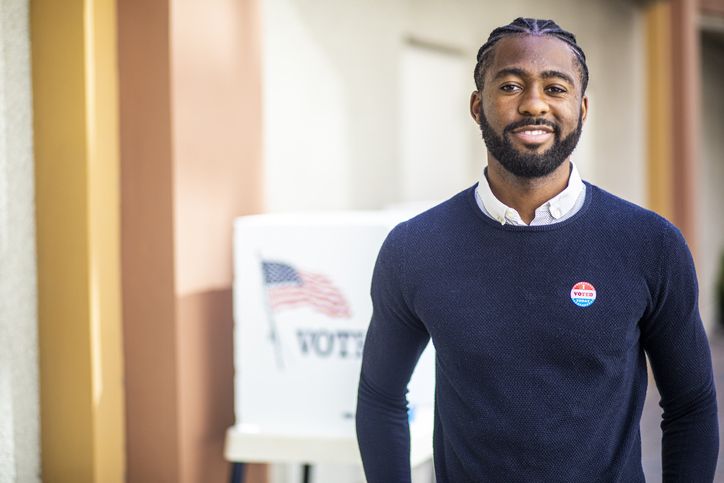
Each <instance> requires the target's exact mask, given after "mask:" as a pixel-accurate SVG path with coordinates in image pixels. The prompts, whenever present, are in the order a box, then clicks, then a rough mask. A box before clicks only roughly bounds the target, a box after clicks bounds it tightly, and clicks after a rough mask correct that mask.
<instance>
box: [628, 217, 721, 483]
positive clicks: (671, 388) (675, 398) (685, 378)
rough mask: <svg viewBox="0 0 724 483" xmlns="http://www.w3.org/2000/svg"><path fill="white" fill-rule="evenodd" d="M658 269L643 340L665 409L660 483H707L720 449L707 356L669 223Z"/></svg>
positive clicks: (692, 289)
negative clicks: (661, 482) (661, 480)
mask: <svg viewBox="0 0 724 483" xmlns="http://www.w3.org/2000/svg"><path fill="white" fill-rule="evenodd" d="M657 269H658V279H657V280H655V281H653V282H652V286H653V287H655V289H654V290H653V293H652V301H651V310H650V311H649V313H648V316H647V317H646V319H645V320H644V321H643V323H642V340H643V346H644V349H645V350H646V352H647V353H648V356H649V361H650V363H651V368H652V371H653V374H654V378H655V380H656V386H657V387H658V389H659V393H660V394H661V401H660V402H659V404H660V406H661V407H662V408H663V410H664V411H663V416H662V417H663V419H662V422H661V429H662V431H663V439H662V469H663V482H664V483H678V482H681V483H684V482H686V483H704V482H711V481H713V479H714V470H715V469H716V462H717V455H718V451H719V430H718V422H717V403H716V390H715V387H714V378H713V373H712V364H711V354H710V351H709V344H708V342H707V338H706V333H705V332H704V327H703V325H702V321H701V317H700V315H699V309H698V301H697V299H698V287H697V281H696V273H695V270H694V262H693V260H692V257H691V254H690V252H689V249H688V248H687V246H686V242H685V241H684V238H683V236H682V235H681V233H680V232H679V231H678V230H677V229H676V228H674V227H673V226H671V225H668V233H667V236H666V237H665V240H664V241H663V248H662V250H661V252H660V260H659V265H658V267H657Z"/></svg>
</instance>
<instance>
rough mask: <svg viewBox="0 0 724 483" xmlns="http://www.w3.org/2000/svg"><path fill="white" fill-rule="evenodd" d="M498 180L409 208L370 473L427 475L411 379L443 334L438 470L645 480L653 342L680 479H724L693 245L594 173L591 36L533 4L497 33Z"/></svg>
mask: <svg viewBox="0 0 724 483" xmlns="http://www.w3.org/2000/svg"><path fill="white" fill-rule="evenodd" d="M475 82H476V86H477V90H476V91H475V92H473V94H472V98H471V102H470V110H471V113H472V115H473V118H474V119H475V121H476V122H477V123H478V124H479V125H480V128H481V131H482V134H483V138H484V140H485V144H486V146H487V149H488V167H487V169H486V170H485V171H484V174H483V176H482V178H481V180H480V182H479V183H478V184H477V185H475V186H473V187H472V188H469V189H467V190H465V191H463V192H461V193H459V194H458V195H456V196H454V197H453V198H451V199H450V200H448V201H446V202H444V203H442V204H441V205H438V206H437V207H435V208H433V209H431V210H429V211H427V212H425V213H423V214H421V215H419V216H417V217H415V218H413V219H411V220H409V221H407V222H405V223H402V224H400V225H399V226H397V227H396V228H395V229H394V230H393V231H392V232H391V233H390V235H389V236H388V238H387V240H386V241H385V243H384V245H383V247H382V249H381V250H380V254H379V258H378V260H377V265H376V267H375V272H374V277H373V281H372V301H373V306H374V311H373V316H372V321H371V323H370V327H369V331H368V333H367V340H366V342H365V349H364V356H363V361H362V373H361V377H360V386H359V397H358V407H357V435H358V440H359V445H360V450H361V453H362V460H363V462H364V468H365V473H366V475H367V479H368V481H369V483H389V482H392V483H399V482H409V481H410V465H409V428H408V422H407V403H406V399H405V392H406V386H407V383H408V381H409V378H410V375H411V373H412V370H413V368H414V366H415V364H416V362H417V359H418V357H419V356H420V354H421V352H422V350H423V349H424V347H425V346H426V344H427V343H428V340H429V339H430V338H432V341H433V343H434V345H435V349H436V388H435V399H436V401H435V434H434V453H435V455H434V463H435V473H436V475H437V481H438V483H464V482H505V483H513V482H525V483H528V482H546V483H550V482H586V483H591V482H605V483H610V482H622V483H634V482H643V481H644V475H643V470H642V467H641V438H640V434H639V421H640V418H641V411H642V408H643V404H644V398H645V395H646V386H647V369H646V357H645V354H648V356H649V360H650V362H651V366H652V369H653V374H654V377H655V379H656V384H657V386H658V388H659V391H660V393H661V405H662V407H663V408H664V413H663V421H662V424H661V427H662V430H663V455H662V456H663V480H664V482H682V483H683V482H686V483H698V482H711V481H712V480H713V477H714V469H715V466H716V459H717V453H718V428H717V409H716V394H715V389H714V383H713V377H712V368H711V357H710V353H709V348H708V344H707V340H706V335H705V332H704V329H703V327H702V323H701V319H700V317H699V313H698V309H697V283H696V275H695V273H694V267H693V262H692V259H691V255H690V254H689V250H688V248H687V246H686V243H685V241H684V239H683V238H682V236H681V234H680V233H679V231H678V230H677V229H676V228H675V227H674V226H673V225H671V224H670V223H669V222H667V221H666V220H664V219H663V218H661V217H659V216H657V215H656V214H654V213H652V212H650V211H647V210H645V209H643V208H640V207H638V206H635V205H633V204H631V203H628V202H626V201H623V200H621V199H619V198H616V197H615V196H613V195H611V194H609V193H607V192H605V191H603V190H602V189H600V188H598V187H596V186H593V185H591V184H588V183H585V182H582V181H581V179H580V176H579V174H578V171H577V169H576V167H575V165H574V164H573V163H571V161H570V160H569V157H570V154H571V152H572V151H573V149H574V147H575V146H576V143H577V142H578V138H579V135H580V133H581V128H582V125H583V123H584V121H585V119H586V114H587V111H588V99H587V98H586V96H585V91H586V85H587V82H588V68H587V66H586V59H585V56H584V54H583V51H582V50H581V49H580V47H579V46H578V45H577V44H576V40H575V37H574V36H573V35H572V34H570V33H568V32H565V31H563V30H561V29H560V27H558V25H556V24H555V23H554V22H552V21H550V20H534V19H522V18H519V19H516V20H515V21H514V22H513V23H511V24H510V25H507V26H505V27H501V28H498V29H496V30H494V31H493V32H492V33H491V35H490V38H489V39H488V41H487V43H485V44H484V45H483V46H482V47H481V49H480V51H479V52H478V64H477V66H476V68H475Z"/></svg>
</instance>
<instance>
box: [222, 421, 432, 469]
mask: <svg viewBox="0 0 724 483" xmlns="http://www.w3.org/2000/svg"><path fill="white" fill-rule="evenodd" d="M418 413H419V414H418V415H417V416H416V418H415V421H413V422H412V423H411V424H410V465H411V466H412V467H413V468H414V467H416V466H418V465H420V464H422V463H425V462H426V461H429V460H430V459H431V458H432V431H433V416H432V409H429V410H422V411H418ZM224 456H225V458H226V460H227V461H229V462H231V463H232V465H233V466H232V471H231V482H232V483H243V481H244V463H299V464H302V465H304V471H303V481H304V483H309V478H310V473H311V466H312V465H314V464H320V463H341V464H351V465H360V466H361V465H362V460H361V457H360V454H359V448H358V447H357V440H356V438H355V436H354V435H350V436H346V437H345V436H323V435H284V434H266V433H263V432H260V431H258V430H256V428H254V427H251V426H248V425H237V426H232V427H230V428H229V429H228V430H227V431H226V444H225V447H224Z"/></svg>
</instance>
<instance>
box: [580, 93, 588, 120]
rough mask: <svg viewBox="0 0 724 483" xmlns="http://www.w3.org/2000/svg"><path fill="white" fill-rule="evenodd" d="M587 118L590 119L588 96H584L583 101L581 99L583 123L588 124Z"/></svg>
mask: <svg viewBox="0 0 724 483" xmlns="http://www.w3.org/2000/svg"><path fill="white" fill-rule="evenodd" d="M586 117H588V96H583V99H581V122H582V123H584V122H586Z"/></svg>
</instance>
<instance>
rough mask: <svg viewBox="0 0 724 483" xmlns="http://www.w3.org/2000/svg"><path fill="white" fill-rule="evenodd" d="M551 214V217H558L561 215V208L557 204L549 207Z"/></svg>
mask: <svg viewBox="0 0 724 483" xmlns="http://www.w3.org/2000/svg"><path fill="white" fill-rule="evenodd" d="M551 215H553V218H560V217H561V209H560V208H558V207H557V206H554V207H553V208H551Z"/></svg>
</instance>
